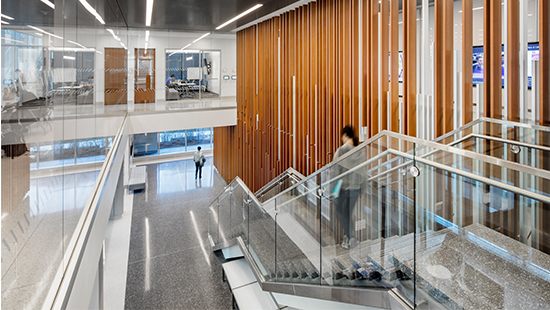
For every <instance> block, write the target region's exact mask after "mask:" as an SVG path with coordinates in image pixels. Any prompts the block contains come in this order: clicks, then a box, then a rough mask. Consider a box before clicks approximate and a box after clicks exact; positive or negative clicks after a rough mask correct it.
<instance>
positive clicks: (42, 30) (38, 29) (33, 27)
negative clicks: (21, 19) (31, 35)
mask: <svg viewBox="0 0 550 310" xmlns="http://www.w3.org/2000/svg"><path fill="white" fill-rule="evenodd" d="M27 27H29V28H32V29H34V30H37V31H40V32H42V33H45V34H47V35H49V36H51V37H54V38H58V39H60V40H63V37H60V36H56V35H55V34H53V33H49V32H47V31H45V30H44V29H40V28H38V27H35V26H31V25H27Z"/></svg>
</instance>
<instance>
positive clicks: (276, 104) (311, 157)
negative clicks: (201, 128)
mask: <svg viewBox="0 0 550 310" xmlns="http://www.w3.org/2000/svg"><path fill="white" fill-rule="evenodd" d="M367 3H368V4H369V5H370V7H369V6H367ZM377 3H378V2H377V1H361V0H346V1H336V0H324V1H317V2H312V3H309V4H307V5H304V6H301V7H298V8H297V9H295V10H292V11H289V12H286V13H284V14H282V15H280V16H278V17H275V18H272V19H269V20H266V21H264V22H261V23H259V24H257V25H255V26H252V27H249V28H247V29H244V30H241V31H239V32H238V33H237V71H238V72H239V76H240V77H239V80H238V83H237V104H238V107H237V126H235V127H232V128H216V129H215V132H214V143H215V146H214V154H215V156H214V163H215V165H216V167H218V170H219V171H220V173H221V174H222V176H223V177H224V178H225V179H226V180H227V181H230V180H231V179H233V178H234V177H235V176H237V175H238V176H239V177H241V178H242V179H243V181H244V182H245V183H246V184H248V186H250V188H252V189H254V190H256V189H258V188H260V187H261V186H263V185H264V184H265V183H267V182H268V181H270V180H271V179H272V178H273V177H275V176H276V175H278V174H280V173H281V172H282V171H284V170H286V169H287V168H288V167H291V166H292V165H293V154H294V153H293V151H294V150H293V145H294V143H295V144H296V150H295V152H296V155H295V156H296V165H295V168H296V169H297V170H298V171H300V172H301V173H304V174H309V173H311V172H314V171H315V170H317V169H319V168H320V167H322V166H324V165H326V164H327V163H329V162H330V161H331V160H332V158H333V153H334V151H335V150H336V149H337V148H338V147H339V146H340V144H341V141H340V129H341V128H342V127H343V126H345V125H347V124H350V125H352V126H353V127H354V128H356V132H357V133H359V128H360V120H361V116H360V115H359V111H361V109H362V110H363V111H367V110H368V109H367V108H365V106H364V107H360V106H359V102H360V101H361V96H362V94H361V93H360V89H361V85H360V83H359V81H360V77H361V78H362V79H363V81H365V80H367V78H366V77H368V76H369V75H371V74H372V73H373V72H374V71H366V70H364V68H365V67H366V62H365V61H363V62H362V64H363V66H360V65H359V64H360V58H361V54H360V53H361V52H360V51H361V49H363V51H364V52H365V50H366V49H365V46H364V45H363V46H362V47H361V46H360V44H361V41H362V42H363V43H365V42H367V41H368V40H370V42H372V44H375V42H373V41H372V40H371V39H370V37H369V35H368V34H365V32H363V37H360V33H361V32H360V27H363V26H364V24H365V18H364V16H362V15H361V14H362V11H361V10H360V8H361V7H363V9H365V8H370V12H371V13H372V14H374V15H377V14H378V5H377ZM375 11H376V12H375ZM361 20H362V22H363V25H362V24H361ZM279 42H280V63H279ZM373 46H374V45H373ZM376 46H377V43H376ZM371 52H373V51H371ZM363 59H364V58H363ZM372 64H374V62H371V65H372ZM376 65H377V64H376ZM279 67H280V88H279V87H278V85H279V75H278V73H279V72H278V70H279ZM361 75H362V76H361ZM377 75H378V73H376V75H375V76H374V78H373V79H372V80H370V81H369V82H370V83H374V82H375V81H376V83H377V78H376V76H377ZM294 79H295V83H296V84H295V90H296V91H295V93H293V81H294ZM372 85H373V84H369V86H370V87H371V90H372V91H373V90H374V89H377V87H378V86H374V88H372V87H373V86H372ZM364 86H365V85H363V90H365V87H364ZM376 93H377V92H376ZM294 98H295V100H296V111H295V114H294V110H293V108H294V107H293V99H294ZM369 103H370V104H373V102H369ZM363 104H364V105H365V104H366V99H365V97H363ZM279 119H280V124H279ZM294 119H295V120H296V124H294V123H293V121H294ZM371 121H372V120H371ZM363 122H370V121H369V120H368V119H366V118H363ZM294 125H295V126H294ZM294 128H295V131H294ZM222 140H223V141H222ZM279 154H280V156H279ZM226 165H231V166H232V167H225V166H226Z"/></svg>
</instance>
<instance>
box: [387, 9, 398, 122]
mask: <svg viewBox="0 0 550 310" xmlns="http://www.w3.org/2000/svg"><path fill="white" fill-rule="evenodd" d="M388 1H390V71H391V72H390V113H391V115H390V124H389V126H390V130H391V131H394V132H399V1H392V0H388Z"/></svg>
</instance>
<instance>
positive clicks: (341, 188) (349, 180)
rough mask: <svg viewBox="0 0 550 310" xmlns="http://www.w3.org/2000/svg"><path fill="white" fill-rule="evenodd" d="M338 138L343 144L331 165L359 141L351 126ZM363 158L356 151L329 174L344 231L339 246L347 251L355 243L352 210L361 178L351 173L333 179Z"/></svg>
mask: <svg viewBox="0 0 550 310" xmlns="http://www.w3.org/2000/svg"><path fill="white" fill-rule="evenodd" d="M340 136H341V138H342V143H343V144H342V146H341V147H339V148H338V150H336V153H334V158H333V163H334V162H336V161H339V160H340V159H341V158H342V157H343V156H344V155H345V154H346V153H348V152H350V151H352V150H354V149H355V147H356V146H357V145H359V139H358V138H357V136H356V135H355V131H354V129H353V127H351V126H346V127H344V128H342V130H341V131H340ZM363 157H364V156H363V152H362V151H356V152H354V153H353V154H350V155H349V156H347V157H346V158H345V159H342V160H341V161H339V162H338V163H337V164H334V165H333V166H332V168H331V173H330V174H331V178H332V179H334V182H333V188H334V192H333V195H334V196H335V197H336V199H335V208H336V214H337V217H338V221H339V222H340V225H341V226H342V228H343V230H344V237H343V240H342V244H341V245H342V247H343V248H345V249H349V248H350V243H351V244H352V245H353V244H354V242H355V239H354V238H353V235H352V230H351V223H352V212H353V209H354V207H355V204H356V203H357V200H358V199H359V196H360V194H361V176H360V174H359V173H357V172H353V173H351V174H348V175H346V176H344V177H341V178H340V179H335V178H336V177H337V176H339V175H341V174H343V173H345V172H346V171H348V170H349V169H352V168H354V167H355V166H357V165H358V164H360V163H361V162H362V161H363ZM350 240H351V242H350Z"/></svg>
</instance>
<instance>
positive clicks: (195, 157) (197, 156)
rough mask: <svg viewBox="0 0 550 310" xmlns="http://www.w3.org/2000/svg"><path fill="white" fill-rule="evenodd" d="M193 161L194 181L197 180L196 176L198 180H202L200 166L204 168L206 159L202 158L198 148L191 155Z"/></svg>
mask: <svg viewBox="0 0 550 310" xmlns="http://www.w3.org/2000/svg"><path fill="white" fill-rule="evenodd" d="M193 161H194V162H195V180H196V179H197V175H198V176H199V179H202V166H204V162H205V161H206V158H204V155H203V154H202V151H201V147H200V146H199V147H197V151H196V152H195V154H194V155H193Z"/></svg>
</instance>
